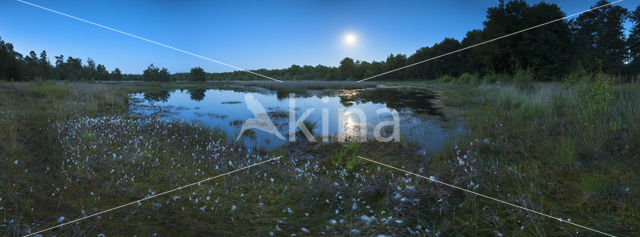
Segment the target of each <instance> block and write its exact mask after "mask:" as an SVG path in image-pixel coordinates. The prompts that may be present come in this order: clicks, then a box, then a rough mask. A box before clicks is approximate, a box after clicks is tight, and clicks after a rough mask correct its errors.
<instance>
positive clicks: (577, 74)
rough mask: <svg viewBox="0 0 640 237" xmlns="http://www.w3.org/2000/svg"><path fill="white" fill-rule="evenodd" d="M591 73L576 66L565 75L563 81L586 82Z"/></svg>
mask: <svg viewBox="0 0 640 237" xmlns="http://www.w3.org/2000/svg"><path fill="white" fill-rule="evenodd" d="M591 78H592V76H591V74H590V73H588V72H587V70H585V69H584V67H582V66H578V67H577V68H576V69H575V70H573V72H571V73H570V74H569V75H567V76H566V77H565V79H564V80H565V82H567V83H570V84H576V83H587V82H590V81H591Z"/></svg>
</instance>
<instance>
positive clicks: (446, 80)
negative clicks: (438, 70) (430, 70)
mask: <svg viewBox="0 0 640 237" xmlns="http://www.w3.org/2000/svg"><path fill="white" fill-rule="evenodd" d="M454 79H455V78H454V77H452V76H449V75H444V76H442V77H440V78H438V82H442V83H450V82H452V81H453V80H454Z"/></svg>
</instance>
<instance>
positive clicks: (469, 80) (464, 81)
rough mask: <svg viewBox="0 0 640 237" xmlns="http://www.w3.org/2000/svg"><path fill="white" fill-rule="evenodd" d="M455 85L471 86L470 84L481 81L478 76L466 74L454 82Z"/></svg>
mask: <svg viewBox="0 0 640 237" xmlns="http://www.w3.org/2000/svg"><path fill="white" fill-rule="evenodd" d="M453 83H456V84H470V83H480V79H478V75H477V74H471V73H464V74H462V75H461V76H460V77H458V79H456V80H454V81H453Z"/></svg>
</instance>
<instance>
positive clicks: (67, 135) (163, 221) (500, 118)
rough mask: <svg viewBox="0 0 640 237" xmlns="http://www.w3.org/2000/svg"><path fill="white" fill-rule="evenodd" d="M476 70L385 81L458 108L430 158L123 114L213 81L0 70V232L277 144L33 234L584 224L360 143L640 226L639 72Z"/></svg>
mask: <svg viewBox="0 0 640 237" xmlns="http://www.w3.org/2000/svg"><path fill="white" fill-rule="evenodd" d="M493 76H494V77H496V78H498V77H501V76H500V75H493ZM471 77H473V76H471ZM486 77H487V76H485V78H486ZM485 78H483V79H482V80H481V81H482V82H479V81H480V79H479V78H476V79H469V80H468V81H469V82H472V81H474V83H473V85H470V84H464V83H431V82H430V83H422V82H411V83H393V84H394V85H396V86H401V87H425V88H428V89H431V90H436V91H438V92H439V94H440V95H441V99H442V102H443V103H444V105H446V106H449V107H456V108H460V109H462V110H464V114H465V118H466V120H467V122H468V124H469V128H470V132H469V133H467V134H465V135H463V136H461V137H457V138H454V137H453V135H452V136H450V138H449V139H450V142H449V145H448V146H447V148H446V149H445V150H444V151H443V152H442V153H439V154H436V155H435V156H429V155H418V154H416V153H415V152H414V151H412V150H410V149H407V148H406V146H405V145H403V144H402V143H385V144H379V143H370V142H363V143H348V144H346V146H345V145H344V144H338V143H326V144H304V143H298V144H297V145H296V147H294V148H288V147H283V148H281V149H278V150H275V151H272V152H270V153H266V152H261V151H246V150H244V149H243V148H242V147H241V146H240V145H235V144H228V143H227V142H226V141H224V139H225V136H224V135H222V134H221V133H220V132H219V131H217V130H215V129H212V128H206V127H201V126H198V125H195V124H190V123H186V122H167V121H162V120H156V119H153V118H145V117H136V116H133V115H129V113H128V107H129V99H128V96H127V95H128V94H129V93H132V92H140V91H148V90H167V89H172V88H185V89H186V88H200V87H202V88H228V86H227V85H222V84H216V83H172V84H160V83H113V84H111V83H63V82H38V83H36V82H34V83H4V82H0V198H1V199H0V208H1V209H0V235H2V236H20V235H24V234H27V233H29V232H33V231H36V230H39V229H42V228H45V227H48V226H52V225H55V224H57V223H59V220H60V219H61V218H62V217H64V220H65V221H67V220H72V219H75V218H78V217H82V216H83V215H89V214H92V213H95V212H97V211H100V210H104V209H107V208H111V207H114V206H118V205H121V204H123V203H126V202H130V201H133V200H137V199H141V198H144V197H147V196H149V195H153V194H155V193H159V192H162V191H164V190H168V189H171V188H175V187H178V186H180V185H182V184H187V183H191V182H195V181H198V180H201V179H204V178H205V177H210V176H213V175H216V174H219V173H223V172H227V171H230V170H233V169H235V168H238V167H243V166H246V165H249V164H252V163H255V162H257V161H260V160H265V159H268V158H270V157H275V156H278V155H283V158H281V159H280V160H279V161H277V162H274V163H273V164H265V165H264V166H259V167H255V168H252V169H249V170H245V171H242V172H240V173H238V174H236V175H230V176H226V177H224V178H219V179H216V180H212V181H210V182H206V183H201V184H200V185H197V186H194V187H192V188H187V189H185V190H181V191H179V192H175V193H171V194H170V195H166V196H162V197H158V198H154V199H151V200H149V201H146V202H142V203H140V205H139V206H138V205H134V206H130V207H126V208H123V209H120V210H117V211H114V212H111V213H107V214H104V215H101V216H100V218H89V219H86V220H84V221H82V222H79V223H78V224H74V225H71V226H67V227H63V228H59V229H56V230H53V231H50V232H47V233H46V234H45V235H54V234H55V235H57V236H67V235H80V236H84V235H93V236H95V235H98V234H101V233H102V234H105V235H107V236H111V235H116V236H118V235H130V234H131V233H136V234H138V235H144V236H146V235H153V234H154V233H155V234H160V235H187V236H191V235H255V234H258V235H269V233H273V234H274V235H276V236H282V235H290V234H296V235H298V236H304V235H330V236H334V235H362V236H371V235H378V234H385V235H422V236H437V235H440V236H452V235H454V236H455V235H478V236H486V235H508V236H514V235H515V236H530V235H537V236H541V235H551V236H555V235H574V234H575V233H577V232H579V234H575V235H594V233H591V232H587V231H585V230H583V229H578V228H575V227H573V226H570V225H567V224H563V223H560V222H558V221H555V220H552V219H549V218H544V217H540V216H536V215H532V214H528V213H525V212H522V211H519V210H517V209H513V208H509V207H507V206H504V205H502V204H499V203H496V202H492V201H488V200H485V199H482V198H478V197H477V196H473V195H469V194H466V193H462V192H459V191H456V190H452V189H449V188H446V187H442V186H439V185H435V184H434V183H431V182H429V181H427V180H421V179H417V178H416V177H412V176H407V175H404V174H401V173H398V172H396V171H392V170H388V169H385V168H381V167H378V166H377V165H374V164H371V163H367V162H364V161H362V160H360V159H358V158H357V157H356V155H362V156H364V157H367V158H370V159H374V160H378V161H381V162H384V163H387V164H391V165H394V166H397V167H400V168H403V169H407V170H410V171H412V172H416V173H420V174H422V175H425V176H427V177H429V176H434V177H435V178H437V179H438V180H441V181H443V182H447V183H451V184H456V185H458V186H461V187H464V188H467V189H470V190H474V191H477V192H480V193H483V194H487V195H489V196H492V197H496V198H499V199H502V200H505V201H509V202H512V203H514V204H517V205H522V206H525V207H528V208H532V209H535V210H539V211H542V212H544V213H548V214H550V215H554V216H558V217H562V218H564V219H567V218H571V221H572V222H575V223H578V224H581V225H585V226H589V227H593V228H595V229H599V230H602V231H605V232H608V233H612V234H615V235H638V234H640V230H639V229H638V228H637V226H640V222H639V221H638V218H637V215H638V214H639V213H638V212H639V211H640V201H638V200H640V198H639V197H640V192H639V190H640V183H638V181H637V180H638V179H637V170H640V163H639V162H638V160H639V159H640V139H637V138H638V137H640V125H639V124H640V84H639V83H636V84H625V85H612V84H610V83H608V82H607V81H606V80H602V79H601V81H597V80H595V81H589V82H587V83H585V84H576V85H561V84H535V83H532V84H531V87H532V88H531V89H526V90H523V89H522V87H520V86H518V85H510V84H496V83H488V82H489V81H501V80H504V79H485ZM451 80H454V79H451ZM465 81H466V79H465ZM389 84H391V83H389ZM303 87H304V88H306V89H309V88H312V87H315V86H309V85H305V86H303ZM461 95H464V96H461ZM307 127H309V128H310V129H311V130H313V129H312V128H311V126H309V125H307ZM291 149H293V150H291Z"/></svg>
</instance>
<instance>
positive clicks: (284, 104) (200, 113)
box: [131, 88, 463, 151]
mask: <svg viewBox="0 0 640 237" xmlns="http://www.w3.org/2000/svg"><path fill="white" fill-rule="evenodd" d="M246 94H250V95H251V96H253V97H254V98H255V100H256V101H259V103H260V104H261V105H262V106H264V108H265V109H266V112H267V114H268V117H269V118H270V119H271V120H272V121H273V123H274V125H275V127H276V128H277V129H278V130H279V131H280V133H281V134H283V135H285V134H286V135H289V104H290V102H294V103H295V110H294V115H295V119H294V121H297V120H298V119H299V118H300V116H302V115H303V114H304V113H305V111H307V110H311V109H313V110H314V111H313V112H312V113H310V115H309V117H308V119H307V121H308V122H309V123H315V126H314V128H312V129H311V130H312V131H311V132H312V133H313V134H314V135H315V136H316V140H317V141H322V140H323V138H322V137H321V135H322V134H323V132H325V131H326V132H327V133H328V134H329V135H330V138H331V139H330V140H332V141H342V140H345V141H349V140H360V139H369V140H372V138H373V130H374V127H375V126H376V125H377V124H380V123H382V122H385V121H390V120H393V116H392V114H391V113H388V112H396V113H397V114H398V115H399V118H400V124H401V125H400V129H399V130H400V136H401V138H402V139H401V140H402V141H403V142H409V143H412V144H414V145H416V146H418V147H420V148H422V149H424V150H425V151H436V150H438V149H440V148H441V147H443V146H444V145H446V143H447V141H448V139H449V135H450V134H452V133H454V134H455V133H459V132H461V131H462V129H463V124H462V123H461V122H460V121H458V120H456V121H453V122H452V121H446V120H448V119H447V118H445V115H444V114H443V113H442V111H441V109H440V108H439V107H438V106H436V105H434V103H432V102H433V100H434V99H436V98H437V95H436V94H434V93H432V92H430V91H427V90H418V89H402V90H400V89H393V88H377V89H357V90H339V91H307V92H306V93H304V94H296V96H297V97H296V98H295V101H291V98H289V93H282V92H275V91H269V90H251V91H240V90H235V91H234V90H219V89H210V90H205V89H189V90H173V91H150V92H145V93H138V94H132V95H131V96H132V97H133V98H134V99H135V98H137V99H138V100H137V101H139V102H138V103H135V104H134V105H133V106H132V109H131V111H132V113H136V114H140V115H144V116H158V117H163V118H166V119H184V120H187V121H192V122H196V123H201V124H204V125H207V126H211V127H214V128H219V129H221V130H222V131H223V132H225V134H227V136H228V139H227V140H229V141H235V140H236V137H237V135H238V134H239V133H240V131H241V127H242V124H243V123H244V122H245V121H247V120H248V119H250V118H253V117H254V114H253V113H252V112H251V111H250V110H249V109H247V104H246V102H245V99H244V98H245V95H246ZM323 96H326V97H325V98H324V99H323ZM354 109H356V110H357V111H363V112H364V113H363V114H356V113H354V111H356V110H354ZM380 109H383V110H381V111H385V113H380V114H378V110H380ZM323 111H326V112H327V113H328V116H327V118H324V119H323V115H322V113H323ZM387 111H388V112H387ZM339 115H344V116H339ZM340 131H344V133H343V134H341V135H342V136H338V135H339V134H340ZM363 131H364V134H365V136H364V137H361V136H360V135H361V132H363ZM379 132H380V134H381V135H382V136H385V137H388V136H390V134H393V126H385V127H382V129H380V131H379ZM294 134H295V135H293V136H295V140H296V141H297V142H301V141H303V140H306V139H304V136H303V135H301V133H300V132H299V128H297V129H296V132H295V133H294ZM288 140H289V138H287V139H285V140H282V139H279V138H278V137H276V136H275V135H273V134H269V133H267V132H263V131H260V130H247V131H245V133H244V134H243V135H242V136H241V138H240V142H243V143H244V144H245V145H247V146H248V147H254V148H255V147H262V148H265V149H273V148H276V147H279V146H281V145H285V144H287V143H289V141H288Z"/></svg>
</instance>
